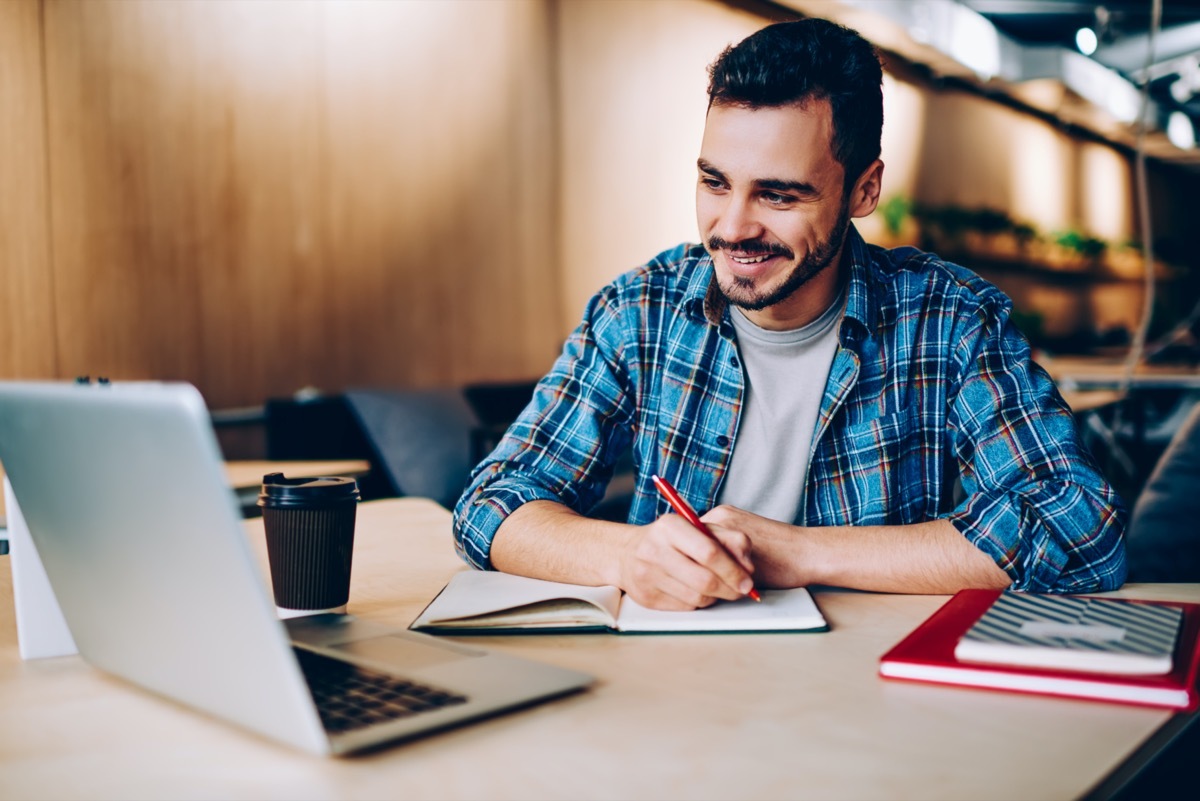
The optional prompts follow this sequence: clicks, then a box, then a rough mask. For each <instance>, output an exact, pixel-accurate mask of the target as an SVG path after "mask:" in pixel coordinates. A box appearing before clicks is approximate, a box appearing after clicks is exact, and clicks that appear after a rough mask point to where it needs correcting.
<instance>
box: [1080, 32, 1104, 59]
mask: <svg viewBox="0 0 1200 801" xmlns="http://www.w3.org/2000/svg"><path fill="white" fill-rule="evenodd" d="M1099 43H1100V40H1099V38H1097V36H1096V32H1095V31H1093V30H1092V29H1091V28H1080V29H1079V30H1077V31H1075V46H1076V47H1078V48H1079V52H1080V53H1083V54H1084V55H1085V56H1090V55H1091V54H1092V53H1095V52H1096V46H1097V45H1098V44H1099Z"/></svg>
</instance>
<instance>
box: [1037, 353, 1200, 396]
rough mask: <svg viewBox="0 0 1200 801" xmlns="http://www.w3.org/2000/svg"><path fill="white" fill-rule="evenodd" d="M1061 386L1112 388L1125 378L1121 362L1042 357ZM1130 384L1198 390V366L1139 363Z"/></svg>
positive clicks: (1095, 358)
mask: <svg viewBox="0 0 1200 801" xmlns="http://www.w3.org/2000/svg"><path fill="white" fill-rule="evenodd" d="M1039 362H1040V363H1041V365H1042V366H1043V367H1045V368H1046V370H1047V371H1048V372H1049V373H1050V375H1051V376H1052V377H1053V378H1054V380H1055V381H1056V382H1058V384H1059V386H1060V387H1063V388H1065V389H1067V390H1101V389H1114V388H1116V387H1118V386H1120V385H1121V382H1122V381H1123V380H1124V379H1125V372H1126V366H1125V362H1124V361H1123V360H1114V359H1108V358H1101V357H1090V356H1056V357H1053V358H1048V357H1043V358H1042V359H1040V360H1039ZM1130 385H1131V386H1134V387H1142V388H1158V389H1200V367H1193V366H1190V365H1177V364H1139V365H1138V366H1137V368H1136V369H1135V370H1134V371H1133V375H1132V376H1131V377H1130Z"/></svg>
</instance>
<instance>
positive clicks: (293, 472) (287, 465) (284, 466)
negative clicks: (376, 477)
mask: <svg viewBox="0 0 1200 801" xmlns="http://www.w3.org/2000/svg"><path fill="white" fill-rule="evenodd" d="M370 471H371V464H370V462H368V461H366V460H365V459H338V460H322V461H316V462H271V461H229V462H226V463H225V474H226V475H227V476H229V485H230V486H231V487H233V488H234V489H238V490H242V489H253V490H256V491H257V490H258V488H259V487H261V486H262V479H263V476H265V475H266V474H268V473H283V474H284V475H286V476H287V477H288V478H316V477H317V476H350V477H351V478H355V477H358V476H365V475H366V474H367V473H369V472H370Z"/></svg>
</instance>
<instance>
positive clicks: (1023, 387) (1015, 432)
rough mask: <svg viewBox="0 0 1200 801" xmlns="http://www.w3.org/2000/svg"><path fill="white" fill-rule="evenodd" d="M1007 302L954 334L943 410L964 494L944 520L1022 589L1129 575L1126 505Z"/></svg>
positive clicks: (1095, 584) (1069, 588)
mask: <svg viewBox="0 0 1200 801" xmlns="http://www.w3.org/2000/svg"><path fill="white" fill-rule="evenodd" d="M1010 310H1011V306H1010V305H1009V304H1008V303H1007V302H1005V303H1004V304H1002V305H1001V306H1000V308H999V309H998V310H997V311H996V312H995V313H988V314H984V313H980V314H978V315H977V316H976V317H974V318H973V321H974V325H973V327H971V328H968V330H966V331H964V332H963V335H962V336H961V337H959V338H958V340H957V341H958V343H959V344H958V348H957V350H956V355H955V362H956V367H955V374H956V375H958V376H960V379H959V380H958V381H957V382H956V384H957V386H956V391H955V392H954V393H953V394H952V395H951V396H950V409H949V416H948V418H947V422H948V425H949V427H950V430H951V432H952V433H953V443H954V448H955V452H956V453H957V455H958V459H959V470H960V478H961V481H962V486H963V490H964V491H965V493H966V498H965V499H964V500H963V502H962V503H961V504H959V506H958V507H957V508H956V509H955V510H954V511H953V512H951V513H950V514H949V515H948V516H947V517H946V519H947V520H948V521H949V523H951V524H952V525H953V527H954V528H955V529H956V530H957V531H958V532H959V533H960V534H961V535H962V536H963V537H964V538H965V539H966V540H967V541H968V542H970V543H971V544H972V545H974V546H975V547H976V548H978V549H979V550H980V551H981V552H983V553H984V554H986V555H987V556H988V557H990V558H991V559H992V561H993V562H994V563H995V564H996V565H997V566H998V567H999V568H1000V569H1002V570H1003V571H1004V572H1005V573H1006V574H1007V575H1008V576H1009V578H1010V579H1012V589H1014V590H1021V591H1026V592H1063V593H1067V592H1098V591H1104V590H1113V589H1117V588H1118V587H1120V586H1121V584H1122V583H1124V581H1125V573H1126V565H1125V544H1124V531H1125V520H1126V511H1125V507H1124V505H1123V504H1122V502H1121V499H1120V497H1119V496H1118V495H1117V493H1116V491H1115V490H1114V489H1113V487H1112V486H1111V485H1110V484H1109V482H1108V481H1107V479H1105V477H1104V476H1103V474H1101V472H1100V469H1099V467H1098V466H1097V464H1096V462H1095V460H1094V459H1093V458H1092V455H1091V454H1090V453H1089V452H1088V450H1087V448H1086V447H1085V446H1084V445H1083V442H1082V440H1081V439H1080V437H1079V430H1078V427H1077V424H1076V421H1075V416H1074V414H1073V413H1072V412H1071V410H1070V408H1069V407H1068V406H1067V404H1066V403H1065V402H1064V401H1063V400H1062V397H1061V396H1060V395H1059V393H1058V389H1057V388H1056V387H1055V385H1054V382H1053V380H1051V378H1050V376H1049V375H1048V374H1047V373H1046V371H1045V370H1043V369H1042V368H1041V367H1040V366H1038V365H1037V364H1036V363H1034V362H1033V360H1032V358H1031V354H1030V350H1029V344H1028V342H1027V341H1026V339H1025V338H1024V336H1022V335H1021V333H1020V332H1019V331H1018V330H1017V329H1016V327H1015V326H1014V325H1013V323H1012V321H1011V319H1010V316H1009V314H1010Z"/></svg>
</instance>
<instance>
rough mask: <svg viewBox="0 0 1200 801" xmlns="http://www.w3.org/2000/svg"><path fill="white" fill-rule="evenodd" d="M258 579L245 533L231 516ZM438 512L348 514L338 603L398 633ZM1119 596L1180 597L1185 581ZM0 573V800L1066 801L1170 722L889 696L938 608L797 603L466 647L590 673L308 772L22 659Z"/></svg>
mask: <svg viewBox="0 0 1200 801" xmlns="http://www.w3.org/2000/svg"><path fill="white" fill-rule="evenodd" d="M245 525H246V528H247V531H248V532H249V537H250V541H251V545H252V548H253V550H254V553H255V554H256V556H257V558H258V559H259V560H260V564H262V565H263V570H264V576H265V571H266V562H265V559H266V557H265V547H264V545H263V541H262V540H263V538H262V533H261V532H262V529H261V521H260V520H248V521H246V522H245ZM449 527H450V516H449V513H448V512H447V511H446V510H444V509H442V508H441V507H440V506H437V505H436V504H433V503H431V502H429V501H423V500H419V499H410V498H405V499H392V500H385V501H375V502H371V503H365V504H362V506H361V507H360V514H359V523H358V531H357V535H356V544H355V556H354V573H353V585H352V593H351V599H350V611H351V612H353V613H356V614H359V615H361V616H363V617H365V618H371V619H375V620H379V621H383V622H388V623H392V624H395V625H397V626H406V625H407V624H408V623H409V622H410V621H411V620H412V619H413V618H414V617H415V616H416V614H417V613H418V612H419V611H420V609H421V608H423V607H424V605H425V604H426V603H427V602H428V601H429V600H430V599H431V598H432V597H433V596H434V595H435V594H436V593H437V591H438V590H439V589H441V587H442V586H443V584H444V583H445V582H446V580H447V579H448V578H449V576H450V575H451V574H452V573H453V572H454V571H456V570H460V569H463V566H462V564H461V563H460V562H459V561H458V559H457V557H456V556H455V555H454V553H453V550H452V548H451V545H450V533H449ZM1120 594H1121V595H1124V596H1127V597H1129V596H1137V597H1146V598H1159V599H1179V600H1197V599H1200V585H1194V584H1193V585H1142V586H1140V587H1138V586H1131V587H1129V588H1127V589H1125V590H1123V591H1122V592H1121V593H1120ZM11 597H12V595H11V579H10V574H9V568H8V564H7V560H6V559H0V797H3V798H22V799H25V798H31V799H32V798H56V799H58V798H108V797H121V798H130V797H138V798H156V799H168V798H180V797H188V798H213V797H221V798H260V797H261V798H287V799H303V798H378V797H385V796H386V797H389V798H421V799H426V798H471V799H485V798H498V799H537V798H544V799H565V798H581V797H588V798H622V799H626V798H628V799H638V798H644V799H666V798H673V799H676V798H677V799H691V798H714V799H727V798H781V797H787V798H819V799H837V798H845V799H856V800H859V801H861V800H862V799H874V798H896V799H904V798H923V799H940V798H944V799H955V800H956V801H963V800H964V799H975V798H1005V799H1014V800H1015V799H1026V798H1028V799H1055V798H1076V797H1078V796H1080V795H1081V794H1083V793H1085V792H1086V791H1087V790H1088V789H1089V788H1091V787H1093V786H1094V785H1095V784H1096V783H1097V782H1100V781H1101V780H1102V779H1103V778H1104V777H1105V776H1106V774H1108V773H1109V772H1110V771H1111V770H1112V769H1113V768H1114V767H1115V766H1117V765H1118V764H1120V763H1121V762H1122V761H1123V760H1125V759H1126V758H1127V757H1129V755H1130V754H1131V753H1133V752H1134V751H1135V750H1136V749H1137V748H1138V746H1139V745H1140V744H1141V743H1142V742H1143V741H1145V740H1146V739H1147V738H1149V737H1151V736H1152V735H1153V734H1154V733H1155V732H1156V731H1157V730H1159V729H1160V727H1162V726H1163V725H1164V724H1165V723H1167V722H1168V721H1170V720H1171V718H1172V716H1171V715H1170V714H1169V713H1168V712H1165V711H1157V710H1151V709H1141V708H1135V707H1125V706H1118V705H1112V704H1103V703H1095V702H1087V701H1071V700H1065V699H1053V698H1037V697H1031V696H1020V695H1010V694H1004V693H997V692H988V691H980V690H966V689H956V688H949V687H937V686H926V685H920V684H912V683H902V682H891V681H885V680H882V679H880V678H879V677H878V676H877V675H876V670H877V663H878V658H879V656H880V654H882V653H883V652H884V651H885V650H887V648H889V647H890V646H891V645H893V644H894V643H895V642H896V641H898V640H899V639H900V638H901V637H902V636H904V635H905V634H906V633H907V632H908V631H909V630H911V629H912V628H913V627H914V626H916V625H917V623H919V622H920V621H921V620H923V619H924V618H925V617H927V616H928V615H929V614H931V613H932V612H933V611H934V610H935V609H936V608H937V607H938V606H939V605H940V604H942V603H943V602H944V601H945V597H944V596H889V595H875V594H869V593H857V592H837V591H821V592H818V593H817V594H816V597H817V602H818V603H819V604H820V606H821V608H822V610H823V611H824V613H825V615H826V617H827V618H828V619H829V622H830V624H831V625H832V627H833V630H832V631H830V632H829V633H826V634H759V635H669V636H643V637H636V636H630V637H622V636H617V635H608V634H594V635H565V636H551V635H535V636H525V637H490V638H471V639H470V642H471V643H472V644H475V645H481V646H484V647H489V648H496V649H502V650H505V651H508V652H511V653H514V654H518V655H521V656H525V657H529V658H533V659H540V660H544V661H546V662H552V663H556V664H560V665H564V666H567V667H572V668H577V669H579V670H584V671H587V672H590V673H592V674H594V675H596V676H597V677H598V681H597V683H596V684H595V685H594V686H593V687H592V688H591V689H589V690H587V691H585V692H583V693H579V694H576V695H573V696H570V697H567V698H562V699H559V700H555V701H551V702H548V703H544V704H540V705H537V706H534V707H531V708H528V709H525V710H521V711H518V712H514V713H511V714H506V715H501V716H498V717H495V718H491V719H489V720H486V721H482V722H477V723H474V724H470V725H466V726H463V727H460V728H457V729H453V730H451V731H447V732H443V733H440V734H436V735H433V736H430V737H426V738H423V739H419V740H414V741H411V742H408V743H402V744H398V745H396V746H394V747H391V748H388V749H386V750H383V751H380V752H378V753H374V754H371V755H368V756H363V757H357V758H349V759H341V760H338V759H320V758H316V757H309V756H307V755H305V754H301V753H297V752H293V751H291V750H288V749H286V748H284V747H282V746H277V745H275V744H273V743H270V742H267V741H264V740H261V739H259V738H258V737H256V736H254V735H251V734H247V733H244V732H242V731H240V730H237V729H234V728H231V727H229V726H227V725H226V724H223V723H220V722H218V721H214V720H210V719H208V718H205V717H204V716H202V715H199V714H197V713H194V712H191V711H189V710H185V709H182V708H180V707H177V706H175V705H174V704H172V703H170V702H164V701H162V700H159V699H156V698H154V697H151V696H149V695H147V694H145V693H142V692H140V691H138V690H135V689H133V688H131V687H129V686H128V685H125V684H124V683H122V682H120V681H117V680H115V679H112V678H109V677H107V676H105V675H103V674H101V673H100V672H98V671H96V670H94V669H92V668H91V667H89V666H88V665H86V664H85V663H83V662H82V661H81V660H80V659H78V658H77V657H65V658H59V659H51V660H42V661H38V662H29V663H23V662H21V661H20V659H19V657H18V655H17V646H16V633H15V631H14V623H13V615H12V601H11Z"/></svg>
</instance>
